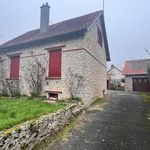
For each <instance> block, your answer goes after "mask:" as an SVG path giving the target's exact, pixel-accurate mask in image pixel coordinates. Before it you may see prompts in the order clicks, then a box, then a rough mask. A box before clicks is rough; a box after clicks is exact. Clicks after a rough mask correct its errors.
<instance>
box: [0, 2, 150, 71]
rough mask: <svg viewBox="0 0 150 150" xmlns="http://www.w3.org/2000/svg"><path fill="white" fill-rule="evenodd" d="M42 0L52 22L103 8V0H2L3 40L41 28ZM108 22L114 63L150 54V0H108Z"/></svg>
mask: <svg viewBox="0 0 150 150" xmlns="http://www.w3.org/2000/svg"><path fill="white" fill-rule="evenodd" d="M43 2H49V4H50V5H51V14H50V17H51V19H50V20H51V22H52V23H56V22H59V21H63V20H66V19H69V18H73V17H76V16H80V15H84V14H87V13H91V12H94V11H97V10H100V9H102V0H12V1H10V0H0V44H2V43H3V42H6V41H8V40H10V39H12V38H14V37H16V36H18V35H21V34H23V33H24V32H26V31H29V30H32V29H35V28H39V24H40V23H39V21H40V6H41V5H42V3H43ZM105 22H106V30H107V36H108V42H109V49H110V54H111V60H112V62H111V63H112V64H115V65H116V66H118V67H120V68H122V67H123V64H124V61H125V60H128V59H143V58H149V57H150V56H149V55H148V54H147V53H146V52H145V50H144V48H148V49H150V0H105Z"/></svg>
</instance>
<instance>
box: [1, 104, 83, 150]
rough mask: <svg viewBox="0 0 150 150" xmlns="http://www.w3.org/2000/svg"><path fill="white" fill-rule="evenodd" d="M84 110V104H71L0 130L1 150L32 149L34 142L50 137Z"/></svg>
mask: <svg viewBox="0 0 150 150" xmlns="http://www.w3.org/2000/svg"><path fill="white" fill-rule="evenodd" d="M83 110H84V105H81V104H72V105H70V106H68V107H67V108H66V109H64V110H61V111H58V112H57V113H53V114H49V115H45V116H42V117H41V118H39V119H37V120H33V121H28V122H26V123H23V124H21V125H19V126H17V127H16V129H11V130H10V131H9V130H8V131H4V132H0V149H1V150H19V149H23V150H26V149H32V148H33V147H34V146H35V145H36V144H38V143H40V142H41V141H42V140H44V139H46V138H52V137H53V136H54V135H55V134H56V133H58V132H59V131H60V130H62V128H63V127H64V126H65V125H66V124H67V122H68V121H69V120H70V119H73V118H74V117H76V116H77V115H78V114H79V113H80V112H82V111H83Z"/></svg>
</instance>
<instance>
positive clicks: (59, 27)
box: [0, 11, 102, 48]
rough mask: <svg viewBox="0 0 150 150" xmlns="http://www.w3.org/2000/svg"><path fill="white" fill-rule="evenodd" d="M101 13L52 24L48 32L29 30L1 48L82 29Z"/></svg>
mask: <svg viewBox="0 0 150 150" xmlns="http://www.w3.org/2000/svg"><path fill="white" fill-rule="evenodd" d="M100 14H102V11H97V12H94V13H91V14H87V15H84V16H81V17H77V18H73V19H69V20H66V21H62V22H59V23H56V24H53V25H50V26H49V30H48V32H46V33H45V34H40V29H36V30H32V31H29V32H27V33H25V34H23V35H21V36H18V37H16V38H14V39H12V40H10V41H8V42H6V43H4V44H2V45H1V46H0V48H2V47H8V46H13V45H16V44H22V43H27V42H31V41H35V40H40V39H45V38H48V37H54V36H58V35H63V34H66V33H72V32H75V31H80V30H82V29H87V28H88V27H89V26H90V25H91V24H92V23H93V21H94V20H95V19H96V18H97V17H98V16H99V15H100Z"/></svg>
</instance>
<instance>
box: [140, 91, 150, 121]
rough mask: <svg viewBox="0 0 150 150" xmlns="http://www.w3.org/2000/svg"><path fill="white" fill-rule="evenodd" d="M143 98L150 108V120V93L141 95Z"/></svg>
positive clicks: (148, 114)
mask: <svg viewBox="0 0 150 150" xmlns="http://www.w3.org/2000/svg"><path fill="white" fill-rule="evenodd" d="M141 96H142V97H143V99H144V102H145V103H146V104H147V106H148V111H147V116H148V118H150V93H141Z"/></svg>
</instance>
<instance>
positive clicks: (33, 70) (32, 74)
mask: <svg viewBox="0 0 150 150" xmlns="http://www.w3.org/2000/svg"><path fill="white" fill-rule="evenodd" d="M45 73H46V68H45V66H44V65H43V63H42V62H41V61H40V60H38V59H37V58H34V60H32V61H31V62H29V63H28V65H27V67H26V69H25V81H26V82H27V84H28V87H29V92H30V94H31V96H40V94H41V92H42V90H43V85H44V81H45V79H44V77H45Z"/></svg>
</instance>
